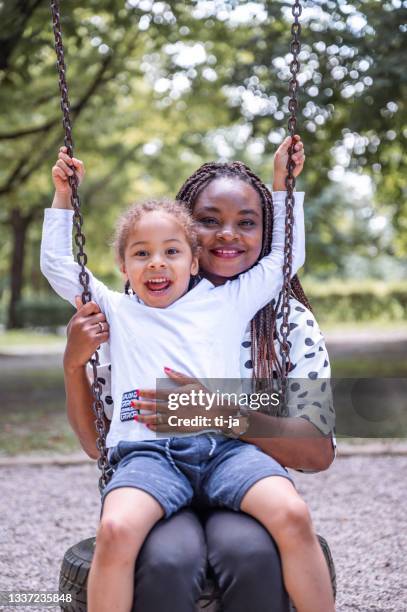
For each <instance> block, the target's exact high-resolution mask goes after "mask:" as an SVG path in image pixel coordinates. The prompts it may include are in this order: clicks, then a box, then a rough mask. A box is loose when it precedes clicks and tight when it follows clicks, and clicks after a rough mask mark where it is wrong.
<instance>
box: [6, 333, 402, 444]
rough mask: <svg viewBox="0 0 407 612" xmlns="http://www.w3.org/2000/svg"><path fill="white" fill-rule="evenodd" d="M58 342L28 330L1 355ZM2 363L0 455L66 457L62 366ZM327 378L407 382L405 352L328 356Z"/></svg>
mask: <svg viewBox="0 0 407 612" xmlns="http://www.w3.org/2000/svg"><path fill="white" fill-rule="evenodd" d="M322 327H323V331H324V332H329V331H331V330H335V329H344V330H345V329H346V330H352V329H355V327H356V328H357V330H358V331H359V330H366V329H367V330H372V331H374V330H375V329H381V330H382V329H386V330H390V329H394V330H396V329H397V330H400V329H406V326H405V325H404V324H402V323H388V324H385V326H384V325H383V323H381V322H380V323H378V322H371V323H369V324H368V325H367V326H366V324H360V325H357V326H356V325H355V324H335V325H330V326H322ZM63 344H64V337H62V336H59V335H57V334H43V333H40V332H38V331H30V330H17V331H7V332H4V333H0V352H1V349H2V348H3V349H4V348H7V347H18V346H27V345H29V346H57V345H61V346H62V345H63ZM31 359H32V358H31ZM51 362H52V361H51ZM4 363H5V362H4V361H3V363H2V361H1V360H0V456H7V455H17V454H26V453H30V452H38V451H47V452H58V453H65V452H72V451H74V450H78V449H79V448H80V445H79V442H78V441H77V439H76V437H75V435H74V433H73V432H72V430H71V427H70V425H69V423H68V421H67V418H66V411H65V391H64V385H63V372H62V368H60V367H59V366H58V365H55V366H54V365H52V366H51V367H50V366H49V365H42V366H41V367H40V366H38V365H37V364H36V369H32V368H30V369H27V368H25V363H26V362H25V361H21V359H18V363H19V364H20V366H19V368H18V369H16V368H15V366H14V365H13V364H12V365H11V367H10V366H9V367H8V368H5V367H4ZM52 363H53V362H52ZM23 364H24V365H23ZM2 366H3V367H2ZM332 375H333V377H334V378H375V377H380V378H386V377H398V378H404V379H407V354H404V353H403V352H402V351H399V352H394V353H392V352H391V351H388V352H387V351H386V354H382V353H380V352H376V354H375V353H371V354H370V353H369V352H368V350H367V351H366V352H364V353H362V354H357V355H356V354H352V355H338V356H336V357H335V356H333V359H332ZM400 433H401V431H399V432H395V434H396V435H400ZM389 435H394V433H393V434H391V433H389ZM388 439H389V438H386V440H388ZM344 440H345V441H347V442H351V443H354V442H355V441H354V439H353V438H344ZM375 440H377V439H376V438H368V439H367V440H366V441H367V442H369V441H370V442H371V441H375Z"/></svg>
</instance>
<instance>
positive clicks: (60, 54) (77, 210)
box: [51, 0, 111, 493]
mask: <svg viewBox="0 0 407 612" xmlns="http://www.w3.org/2000/svg"><path fill="white" fill-rule="evenodd" d="M51 13H52V27H53V30H54V37H55V52H56V55H57V70H58V80H59V91H60V94H61V110H62V115H63V121H62V123H63V127H64V132H65V137H64V145H65V146H66V148H67V152H68V155H69V157H73V140H72V122H71V114H70V104H69V97H68V86H67V82H66V67H65V59H64V47H63V43H62V32H61V20H60V12H59V0H51ZM69 185H70V187H71V204H72V208H73V210H74V215H73V225H74V228H75V244H76V246H77V247H78V252H77V255H76V260H77V262H78V264H79V266H80V272H79V282H80V284H81V285H82V287H83V291H82V303H83V304H86V303H87V302H90V300H91V299H92V295H91V292H90V290H89V274H88V272H87V271H86V267H85V266H86V263H87V261H88V258H87V255H86V253H85V251H84V246H85V242H86V240H85V235H84V233H83V232H82V224H83V217H82V214H81V207H80V201H79V196H78V177H77V175H76V172H74V173H73V175H72V176H70V177H69ZM89 363H90V364H91V366H92V370H93V383H92V392H93V403H92V409H93V412H94V415H95V417H96V420H95V426H96V430H97V432H98V436H99V437H98V439H97V441H96V447H97V449H98V450H99V453H100V456H99V459H98V467H99V469H100V470H101V472H102V474H101V476H100V479H99V490H100V492H101V493H102V491H103V489H104V487H105V486H106V485H107V483H108V482H109V480H110V477H111V468H110V465H109V461H108V458H107V450H106V428H105V420H104V405H103V401H102V399H101V395H102V384H101V383H100V382H99V380H98V375H97V366H98V365H99V354H98V352H97V351H95V353H94V355H93V356H92V357H91V359H90V360H89Z"/></svg>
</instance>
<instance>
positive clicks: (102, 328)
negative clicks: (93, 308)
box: [98, 321, 105, 334]
mask: <svg viewBox="0 0 407 612" xmlns="http://www.w3.org/2000/svg"><path fill="white" fill-rule="evenodd" d="M98 325H99V330H100V333H101V334H103V332H104V331H105V328H104V327H103V323H102V321H98Z"/></svg>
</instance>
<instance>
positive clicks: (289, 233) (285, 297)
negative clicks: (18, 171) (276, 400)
mask: <svg viewBox="0 0 407 612" xmlns="http://www.w3.org/2000/svg"><path fill="white" fill-rule="evenodd" d="M301 12H302V8H301V4H300V1H299V0H293V7H292V14H293V17H294V21H293V24H292V26H291V34H292V37H293V38H292V41H291V47H290V51H291V53H292V55H293V59H292V61H291V64H290V72H291V75H292V77H291V79H290V82H289V94H290V100H289V103H288V109H289V111H290V117H289V120H288V131H289V134H290V135H291V137H293V136H294V134H295V129H296V123H297V117H296V115H297V110H298V99H297V94H298V87H299V85H298V81H297V74H298V71H299V68H300V64H299V61H298V55H299V53H300V50H301V45H300V34H301V25H300V23H299V17H300V15H301ZM51 14H52V25H53V31H54V37H55V51H56V55H57V69H58V77H59V89H60V95H61V110H62V114H63V127H64V132H65V136H64V145H65V146H66V147H67V152H68V155H69V156H70V157H73V140H72V123H71V117H70V104H69V98H68V87H67V82H66V68H65V59H64V48H63V43H62V33H61V24H60V10H59V0H51ZM293 152H294V150H293V147H292V146H291V147H290V148H289V152H288V163H287V170H288V175H287V178H286V187H287V197H286V236H285V249H284V266H283V276H284V282H283V289H282V303H281V311H282V315H283V316H282V325H281V336H282V342H281V347H280V354H281V373H280V376H279V378H280V388H281V392H282V397H283V398H284V397H286V391H287V372H288V370H289V365H290V356H289V349H290V347H289V344H288V335H289V331H290V329H289V323H288V318H289V315H290V303H289V297H290V279H291V250H292V238H293V223H294V217H293V206H294V195H293V192H294V187H295V177H294V176H293V169H294V168H295V163H294V162H293V160H292V156H293ZM69 184H70V187H71V190H72V195H71V204H72V208H73V210H74V216H73V225H74V228H75V244H76V246H77V247H78V252H77V255H76V259H77V262H78V264H79V266H80V272H79V282H80V284H81V285H82V287H83V292H82V302H83V303H84V304H86V303H87V302H89V301H90V300H91V298H92V296H91V293H90V290H89V275H88V273H87V271H86V269H85V266H86V263H87V255H86V253H85V251H84V245H85V235H84V233H83V232H82V224H83V217H82V214H81V208H80V201H79V196H78V180H77V177H76V174H75V173H74V174H73V175H72V176H70V177H69ZM90 364H91V366H92V371H93V383H92V393H93V404H92V409H93V412H94V415H95V418H96V420H95V426H96V429H97V432H98V435H99V437H98V440H97V442H96V446H97V448H98V450H99V453H100V457H99V459H98V467H99V469H100V470H101V476H100V478H99V490H100V493H101V494H102V492H103V489H104V487H105V486H106V485H107V483H108V482H109V480H110V478H111V476H112V470H111V468H110V466H109V461H108V458H107V449H106V428H105V421H104V405H103V401H102V399H101V395H102V385H101V383H100V382H99V381H98V377H97V366H98V365H99V356H98V352H97V351H96V352H95V353H94V355H93V356H92V358H91V359H90ZM283 414H284V412H283ZM318 538H319V542H320V545H321V548H322V551H323V553H324V556H325V559H326V561H327V564H328V568H329V573H330V577H331V582H332V589H333V593H334V596H336V574H335V566H334V563H333V559H332V555H331V552H330V550H329V546H328V543H327V542H326V540H325V539H324V538H322V537H321V536H318ZM95 539H96V538H95V537H93V538H88V539H86V540H82V541H81V542H78V543H77V544H75V545H74V546H72V547H71V548H69V549H68V550H67V552H66V553H65V556H64V559H63V561H62V566H61V571H60V577H59V594H60V595H65V602H64V603H63V604H62V605H61V610H65V611H66V612H86V610H87V579H88V573H89V569H90V565H91V561H92V557H93V552H94V547H95ZM67 595H69V597H68V598H67V597H66V596H67ZM66 599H70V601H69V602H67V601H66ZM290 608H291V611H294V610H295V608H294V607H293V606H292V604H291V606H290ZM202 609H205V610H206V611H207V612H220V611H221V609H222V604H221V596H220V591H219V589H218V587H217V585H216V582H215V579H214V576H213V575H211V574H209V573H208V576H207V580H206V585H205V588H204V590H203V592H202V594H201V597H200V599H199V601H198V602H197V607H196V610H197V611H199V610H202ZM134 612H140V611H139V610H137V611H136V610H134Z"/></svg>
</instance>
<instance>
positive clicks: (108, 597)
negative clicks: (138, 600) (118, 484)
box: [87, 487, 164, 612]
mask: <svg viewBox="0 0 407 612" xmlns="http://www.w3.org/2000/svg"><path fill="white" fill-rule="evenodd" d="M163 515H164V510H163V508H162V507H161V505H160V504H159V503H158V501H156V500H155V499H154V497H152V496H151V495H150V494H149V493H146V492H145V491H142V490H141V489H135V488H131V487H123V488H119V489H114V490H113V491H111V492H110V493H108V495H107V496H106V499H105V502H104V506H103V513H102V518H101V520H100V524H99V529H98V532H97V536H96V548H95V554H94V557H93V561H92V565H91V568H90V572H89V578H88V608H87V609H88V612H129V611H130V610H131V609H132V605H133V583H134V566H135V562H136V558H137V555H138V552H139V550H140V548H141V546H142V544H143V542H144V540H145V538H146V536H147V534H148V532H149V531H150V529H151V528H152V527H153V526H154V525H155V523H156V522H157V521H159V520H160V519H161V518H162V516H163Z"/></svg>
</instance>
